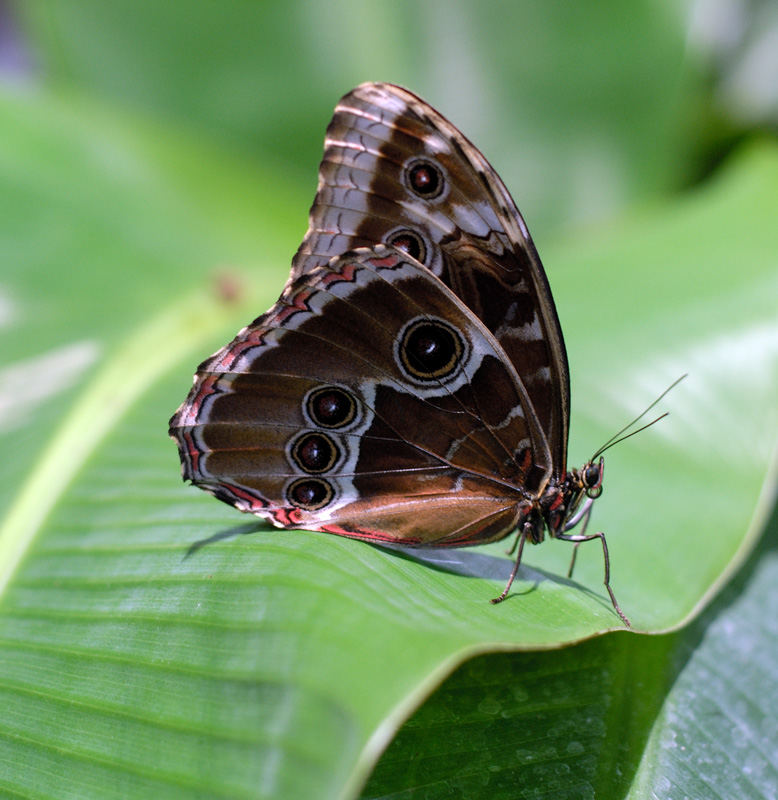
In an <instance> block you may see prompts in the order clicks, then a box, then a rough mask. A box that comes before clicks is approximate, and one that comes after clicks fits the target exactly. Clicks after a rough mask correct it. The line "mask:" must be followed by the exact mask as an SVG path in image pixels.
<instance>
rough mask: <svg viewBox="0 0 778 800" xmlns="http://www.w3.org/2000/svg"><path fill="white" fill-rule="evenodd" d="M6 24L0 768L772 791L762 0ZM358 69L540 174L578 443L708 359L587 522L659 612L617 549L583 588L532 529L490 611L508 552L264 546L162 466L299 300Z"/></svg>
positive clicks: (155, 6)
mask: <svg viewBox="0 0 778 800" xmlns="http://www.w3.org/2000/svg"><path fill="white" fill-rule="evenodd" d="M0 9H1V10H2V15H0V33H1V34H2V35H1V36H0V55H1V56H2V58H0V66H2V70H3V72H2V75H3V85H2V88H1V89H0V186H2V189H1V190H0V353H2V358H1V359H0V435H2V444H3V452H4V453H5V454H6V458H4V459H3V460H2V463H0V473H1V474H2V480H0V496H2V499H3V506H2V507H3V509H4V512H3V516H2V519H1V520H0V694H1V695H2V701H1V702H2V707H3V709H4V713H3V715H2V719H1V720H0V791H3V792H5V793H7V794H9V795H11V796H25V797H49V796H57V797H84V796H94V797H113V796H115V797H127V796H139V797H140V796H144V797H145V796H150V795H151V794H153V795H155V796H176V797H181V796H187V797H198V796H203V797H279V798H287V797H311V798H314V797H322V798H328V797H357V796H359V795H360V793H361V795H362V796H364V797H376V798H378V797H396V798H400V797H430V798H434V797H452V796H461V797H468V798H475V797H489V798H499V797H505V798H515V797H539V796H554V797H570V798H573V797H575V798H578V797H595V796H596V797H598V798H609V797H614V798H615V797H640V798H643V797H677V796H689V797H709V796H711V794H712V792H713V790H714V788H715V791H716V792H718V793H719V794H721V795H726V796H738V797H752V796H753V797H776V796H778V788H777V787H778V752H777V748H776V740H777V739H778V737H776V731H775V723H774V720H775V719H776V717H777V716H778V707H776V700H775V698H776V696H778V692H776V691H775V688H776V686H778V680H776V674H775V666H774V665H775V664H776V663H778V659H777V658H776V655H778V654H776V644H775V643H776V641H778V637H776V636H775V633H776V631H775V622H774V620H776V619H778V615H777V614H776V610H777V609H776V607H775V606H776V602H777V601H776V592H775V591H774V589H773V587H774V586H775V585H776V570H778V567H777V566H776V557H775V549H776V541H778V538H777V537H778V522H776V518H775V516H774V515H773V517H772V518H770V516H769V515H770V511H771V507H772V503H773V498H774V486H775V468H774V465H775V439H776V431H777V430H778V425H777V424H776V422H778V410H777V409H776V404H775V396H776V389H778V328H777V327H776V325H777V324H778V323H777V320H776V314H775V297H776V296H778V292H777V291H776V290H778V255H776V254H778V233H776V232H775V229H774V220H773V217H774V207H775V197H776V196H778V146H776V142H775V135H774V132H775V123H776V120H777V119H778V100H777V99H776V94H775V92H776V87H778V81H776V80H775V77H776V75H778V67H777V66H776V62H775V56H774V53H775V48H774V47H772V48H771V47H769V42H770V36H774V35H775V31H776V30H778V18H777V15H776V10H775V6H774V4H772V3H769V2H765V3H758V2H753V3H751V4H741V3H733V4H727V3H715V4H714V3H706V2H697V3H694V4H692V5H685V4H683V5H682V4H675V3H671V2H660V1H659V0H652V2H648V1H647V0H645V1H644V0H640V2H635V3H631V4H623V3H618V2H615V0H614V1H613V2H604V3H599V4H596V5H593V4H577V5H576V4H572V5H571V4H568V3H563V2H550V3H544V4H536V3H530V2H526V3H525V2H519V3H514V4H511V5H510V7H509V8H508V9H506V6H505V4H501V3H490V2H486V3H484V2H481V3H469V2H456V3H443V2H440V1H439V0H437V1H431V2H425V3H423V4H422V3H411V2H399V3H391V4H389V3H382V2H376V3H371V4H363V3H346V2H341V3H337V2H336V3H323V2H321V3H319V2H296V3H295V2H293V3H285V4H248V3H239V2H232V3H215V2H210V1H208V0H193V1H192V2H187V3H178V2H171V3H152V2H146V1H145V0H144V1H143V2H129V0H126V1H125V0H117V2H112V3H104V2H99V1H98V0H76V1H75V2H72V1H71V2H57V0H26V2H18V3H15V4H5V5H3V6H1V7H0ZM765 42H767V44H765ZM364 80H390V81H394V82H397V83H401V84H404V85H406V86H408V87H409V88H411V89H413V90H414V91H416V92H418V93H419V94H421V95H422V96H423V97H425V98H426V99H428V100H429V101H431V102H432V103H434V104H435V105H436V106H437V107H438V108H440V109H441V110H442V111H443V112H444V113H445V114H446V115H447V116H450V117H451V118H452V120H453V121H454V122H455V123H456V124H458V125H459V126H460V127H461V128H462V129H463V130H464V131H465V132H466V133H467V134H468V135H469V136H470V138H472V139H473V140H474V141H475V142H477V143H478V145H479V146H480V147H481V149H482V150H483V151H484V152H485V153H486V154H487V157H489V159H490V160H491V161H492V163H493V164H494V166H495V167H496V168H497V169H498V171H499V172H500V173H501V175H502V176H503V178H504V180H505V182H506V184H507V185H508V186H509V188H510V189H511V191H512V192H513V194H514V196H515V197H516V199H517V200H518V202H519V204H520V206H521V208H522V210H523V211H524V213H525V216H526V217H527V219H528V221H529V223H530V225H531V228H532V230H533V233H534V236H535V239H536V241H537V242H538V244H539V246H540V249H541V253H542V255H543V258H544V261H545V263H546V267H547V270H548V272H549V276H550V280H551V283H552V286H553V288H554V293H555V298H556V301H557V305H558V308H559V313H560V317H561V319H562V322H563V326H564V329H565V332H566V337H567V341H568V350H569V354H570V361H571V365H572V372H573V402H574V407H573V422H572V428H573V434H572V435H573V439H572V442H571V452H572V453H573V454H574V458H576V459H578V460H583V459H584V458H585V457H586V455H587V454H588V453H590V452H592V451H593V450H594V449H595V448H596V447H597V446H598V445H599V444H600V443H601V442H602V441H604V440H605V439H607V438H608V436H609V435H610V434H611V433H612V432H613V431H614V430H615V429H616V428H617V427H618V426H619V425H620V424H621V423H622V422H623V421H626V420H627V419H629V417H630V415H631V414H633V413H634V412H636V411H638V410H639V409H640V408H641V407H643V406H644V405H645V404H646V403H647V402H650V400H651V399H653V397H654V396H656V394H657V393H658V392H659V391H661V389H662V388H664V386H666V385H667V384H669V383H670V382H671V381H672V380H673V379H674V378H675V377H677V376H678V375H679V374H681V373H682V372H686V371H688V372H690V377H689V378H688V379H687V381H686V382H685V383H684V384H682V385H681V386H680V387H679V388H678V389H677V390H676V391H675V392H674V393H673V395H671V396H670V397H669V398H668V399H667V403H666V404H665V406H666V407H667V408H669V409H670V410H671V412H672V416H671V417H670V418H668V420H665V421H663V422H662V423H661V424H660V425H659V426H657V427H655V428H653V429H652V430H651V431H650V432H648V433H646V434H642V435H641V436H640V437H638V438H636V439H634V440H631V441H630V442H629V443H625V444H624V445H622V446H621V447H620V448H618V449H616V450H614V451H611V453H609V457H608V465H607V471H606V483H607V487H606V492H605V494H604V496H603V499H602V500H600V501H599V502H598V508H597V515H596V524H597V525H598V526H600V527H601V528H602V529H603V530H606V531H607V532H608V533H609V543H610V547H611V553H612V561H613V569H614V573H613V583H614V587H615V589H616V591H617V594H618V597H619V600H620V602H621V604H622V606H623V608H624V609H625V610H626V611H627V612H628V613H629V614H630V616H631V617H632V618H633V621H634V623H635V626H636V629H637V630H638V631H642V632H646V633H651V634H654V635H652V636H640V635H635V634H632V633H627V632H625V631H623V630H620V625H619V624H618V619H617V618H615V616H614V615H613V614H612V611H611V609H610V606H609V604H608V602H607V598H604V597H603V593H602V591H601V580H602V575H601V570H602V565H601V559H600V556H599V552H598V551H597V548H596V546H595V547H592V548H590V550H591V551H590V552H582V554H581V558H580V562H581V563H580V564H579V565H578V567H577V572H576V575H575V580H574V581H567V580H564V579H563V578H562V577H561V576H563V575H564V572H565V569H566V563H567V559H568V558H569V551H568V550H567V549H566V548H565V547H564V546H563V543H559V542H552V543H548V544H545V545H544V546H543V547H541V548H537V549H534V548H533V549H532V551H531V552H530V553H529V554H528V559H527V567H526V568H525V569H523V570H522V573H521V576H520V577H521V578H522V581H521V584H520V585H517V588H516V593H515V595H514V596H513V597H512V598H511V599H510V601H509V602H506V603H505V604H503V606H501V607H499V608H493V607H491V606H489V604H488V603H486V602H485V600H486V599H487V598H488V597H490V596H492V594H494V593H495V590H496V589H499V587H500V582H501V581H503V580H504V578H505V577H506V575H507V572H508V571H509V569H510V562H509V560H508V559H506V558H505V557H504V556H503V553H502V551H503V549H504V547H501V546H495V547H491V548H481V549H478V550H475V551H459V552H455V553H446V554H443V555H441V554H438V553H435V552H407V553H398V552H391V551H384V550H380V549H378V548H374V547H369V546H367V545H364V544H361V543H357V542H350V541H345V540H340V539H338V538H335V537H326V536H316V535H306V534H304V533H285V534H281V533H278V532H271V531H269V530H268V529H267V527H266V526H263V525H261V524H255V523H253V522H251V521H250V520H246V519H243V518H239V517H236V515H235V513H234V512H233V511H232V510H230V509H229V508H227V507H226V506H222V505H221V504H218V503H216V502H215V501H213V500H212V499H211V498H208V497H206V496H204V495H202V496H201V495H200V494H199V493H196V492H194V491H192V490H191V489H188V488H187V487H184V486H182V485H181V484H180V481H179V480H178V466H177V463H176V462H177V458H176V455H175V448H174V447H173V445H172V444H171V443H170V442H169V441H167V439H166V436H165V428H166V421H167V418H168V416H169V415H170V413H171V412H172V411H173V410H174V408H175V406H176V405H177V404H178V403H179V402H180V401H181V399H183V396H184V394H185V392H186V389H187V387H188V385H189V380H190V376H191V373H192V370H193V367H194V365H195V364H196V363H197V362H198V361H199V360H200V359H201V358H202V357H204V356H205V355H207V354H208V353H210V352H211V351H212V350H214V349H215V348H217V347H218V346H220V345H221V344H223V343H224V342H225V341H227V339H228V338H229V337H230V336H231V335H232V334H233V333H234V331H235V330H236V329H237V328H238V327H240V326H241V325H243V324H245V323H246V322H247V321H248V320H250V319H251V318H252V317H253V316H256V314H257V313H259V311H261V310H263V309H264V308H266V307H267V306H268V305H270V304H271V303H272V302H273V300H274V299H275V297H276V296H277V294H278V291H279V289H280V287H281V285H282V283H283V280H284V278H285V275H286V271H287V269H288V264H289V261H290V257H291V254H292V253H293V252H294V250H295V248H296V247H297V244H298V242H299V240H300V238H301V236H302V233H303V231H304V229H305V220H306V211H307V208H308V206H309V205H310V202H311V198H312V196H313V190H314V187H315V166H316V164H317V163H318V160H319V158H320V151H321V140H322V135H323V130H324V127H325V126H326V123H327V121H328V119H329V116H330V114H331V111H332V107H333V106H334V103H335V102H336V100H337V98H338V97H339V96H340V95H341V94H343V93H344V92H345V91H347V90H348V89H349V88H351V87H352V86H354V85H356V84H357V83H359V82H361V81H364ZM766 521H767V523H766ZM765 524H767V534H766V535H765V536H764V537H763V538H762V539H761V541H760V542H759V544H758V545H757V544H756V543H757V540H758V536H759V534H760V532H761V531H762V530H763V529H764V527H765ZM205 540H209V541H208V543H207V544H206V545H204V546H199V547H196V548H193V545H194V544H195V543H197V542H203V541H205ZM722 587H725V588H724V589H723V590H722ZM719 590H722V591H720V593H719V594H718V595H717V596H716V598H715V600H714V601H713V602H712V603H710V604H709V601H711V599H712V598H713V597H714V595H716V593H717V592H719ZM700 612H702V613H700ZM684 623H687V626H686V627H685V628H682V627H681V626H683V624H684ZM609 629H616V630H614V632H613V633H609V634H608V635H605V636H597V637H596V638H591V637H593V636H595V635H596V634H601V633H604V632H605V631H608V630H609ZM460 665H461V666H460ZM458 667H459V668H458ZM406 720H407V721H406ZM403 723H404V724H403ZM398 729H399V733H398V734H397V735H396V736H395V734H396V733H397V731H398ZM390 742H391V744H390ZM387 746H388V749H386V752H385V753H384V754H383V757H381V754H382V752H383V751H384V749H385V748H386V747H387ZM379 759H380V760H379ZM376 763H377V766H376Z"/></svg>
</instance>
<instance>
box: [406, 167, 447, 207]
mask: <svg viewBox="0 0 778 800" xmlns="http://www.w3.org/2000/svg"><path fill="white" fill-rule="evenodd" d="M405 183H406V185H407V186H408V188H409V189H410V190H411V191H412V192H413V193H414V194H415V195H418V196H419V197H422V198H424V199H425V200H434V199H435V198H436V197H440V196H441V194H443V191H444V189H445V188H446V178H445V175H444V174H443V170H441V168H440V167H439V166H438V165H437V164H435V163H434V162H433V161H430V160H429V159H427V158H417V159H415V160H413V161H411V162H410V164H408V165H407V166H406V167H405Z"/></svg>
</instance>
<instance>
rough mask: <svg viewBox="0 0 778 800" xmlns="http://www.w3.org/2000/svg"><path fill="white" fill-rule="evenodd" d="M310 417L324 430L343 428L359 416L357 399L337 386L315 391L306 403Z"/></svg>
mask: <svg viewBox="0 0 778 800" xmlns="http://www.w3.org/2000/svg"><path fill="white" fill-rule="evenodd" d="M305 408H306V410H307V411H308V417H309V418H310V420H311V422H313V423H314V425H319V426H321V427H322V428H342V427H344V426H346V425H348V424H349V423H351V422H353V421H354V417H356V415H357V401H356V399H355V398H354V397H353V396H352V395H350V394H349V393H348V392H346V391H345V390H343V389H340V388H339V387H337V386H324V387H322V388H320V389H315V390H314V391H313V392H311V393H310V394H309V395H308V399H307V400H306V401H305Z"/></svg>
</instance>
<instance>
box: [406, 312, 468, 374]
mask: <svg viewBox="0 0 778 800" xmlns="http://www.w3.org/2000/svg"><path fill="white" fill-rule="evenodd" d="M464 349H465V348H464V344H463V342H462V337H461V335H460V334H459V333H457V331H456V330H455V329H454V328H453V327H452V326H451V325H449V324H448V323H446V322H443V320H439V319H428V318H427V319H418V320H415V321H414V322H411V323H410V325H408V326H407V327H406V328H405V330H404V331H403V333H402V334H401V336H400V344H399V346H398V356H399V358H398V361H399V364H400V367H401V369H402V370H403V371H404V372H406V373H408V374H410V375H411V376H413V377H414V378H419V379H420V380H424V381H429V380H440V379H442V378H446V377H448V376H449V375H451V373H452V372H454V371H455V370H456V369H457V367H458V366H459V363H460V361H461V359H462V353H463V352H464Z"/></svg>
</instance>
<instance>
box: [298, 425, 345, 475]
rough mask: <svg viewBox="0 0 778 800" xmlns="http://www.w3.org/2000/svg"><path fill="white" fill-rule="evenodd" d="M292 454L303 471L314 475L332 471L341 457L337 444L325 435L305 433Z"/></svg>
mask: <svg viewBox="0 0 778 800" xmlns="http://www.w3.org/2000/svg"><path fill="white" fill-rule="evenodd" d="M290 453H291V455H292V459H293V460H294V462H295V464H297V466H298V467H300V469H301V470H303V471H304V472H310V473H312V474H315V473H318V472H327V470H330V469H332V468H333V467H334V466H335V464H336V463H337V460H338V457H339V456H340V452H339V451H338V448H337V446H336V445H335V443H334V442H333V441H332V439H330V437H329V436H325V435H324V434H323V433H304V434H303V435H302V436H301V437H300V438H299V439H297V441H296V442H294V444H293V445H292V447H291V449H290Z"/></svg>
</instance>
